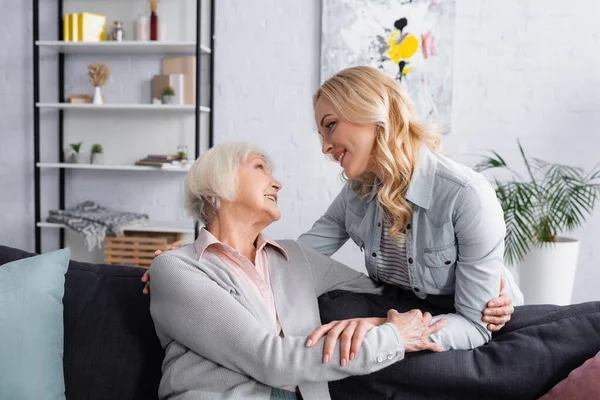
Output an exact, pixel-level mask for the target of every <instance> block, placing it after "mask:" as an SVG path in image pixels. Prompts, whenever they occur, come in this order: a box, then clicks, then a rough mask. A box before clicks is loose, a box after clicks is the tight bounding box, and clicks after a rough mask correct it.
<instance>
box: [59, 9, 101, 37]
mask: <svg viewBox="0 0 600 400" xmlns="http://www.w3.org/2000/svg"><path fill="white" fill-rule="evenodd" d="M63 40H64V41H66V42H70V41H73V42H101V41H104V40H106V16H105V15H103V14H96V13H89V12H82V13H72V14H65V15H64V16H63Z"/></svg>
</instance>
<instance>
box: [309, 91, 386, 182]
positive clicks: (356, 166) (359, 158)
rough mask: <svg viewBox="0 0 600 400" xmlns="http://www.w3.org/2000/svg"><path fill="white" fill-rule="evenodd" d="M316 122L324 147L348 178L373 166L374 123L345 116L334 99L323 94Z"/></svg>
mask: <svg viewBox="0 0 600 400" xmlns="http://www.w3.org/2000/svg"><path fill="white" fill-rule="evenodd" d="M315 122H316V123H317V128H318V130H319V135H320V136H321V140H322V149H321V150H322V151H323V153H324V154H330V155H331V156H332V157H333V158H334V160H335V161H336V162H338V163H340V165H341V167H342V168H343V169H344V172H345V173H346V176H347V177H348V178H356V177H357V176H359V175H361V174H363V173H365V172H367V171H370V170H371V168H372V167H373V165H372V161H371V153H372V151H373V146H374V145H375V126H374V125H358V124H354V123H351V122H349V121H347V120H345V119H342V118H341V117H340V116H339V115H337V114H336V112H335V110H334V109H333V106H332V105H331V103H330V102H329V101H328V100H326V99H324V98H322V97H321V98H319V100H317V103H316V104H315Z"/></svg>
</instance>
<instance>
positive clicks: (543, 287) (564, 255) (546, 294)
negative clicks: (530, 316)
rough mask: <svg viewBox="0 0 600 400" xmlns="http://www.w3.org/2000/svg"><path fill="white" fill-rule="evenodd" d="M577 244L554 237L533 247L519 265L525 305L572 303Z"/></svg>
mask: <svg viewBox="0 0 600 400" xmlns="http://www.w3.org/2000/svg"><path fill="white" fill-rule="evenodd" d="M578 255H579V241H578V240H575V239H569V238H560V237H559V238H557V239H556V242H555V243H548V244H544V245H543V246H541V247H539V246H535V247H533V248H531V249H530V251H529V253H528V254H527V256H526V257H525V259H524V260H523V262H521V263H520V264H519V269H518V270H519V287H520V288H521V291H522V292H523V296H524V297H525V304H558V305H568V304H571V297H572V295H573V283H574V282H575V272H576V270H577V258H578Z"/></svg>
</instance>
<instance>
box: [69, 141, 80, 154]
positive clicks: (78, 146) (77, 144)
mask: <svg viewBox="0 0 600 400" xmlns="http://www.w3.org/2000/svg"><path fill="white" fill-rule="evenodd" d="M82 144H83V142H79V143H71V148H72V149H73V151H74V152H75V153H79V150H81V145H82Z"/></svg>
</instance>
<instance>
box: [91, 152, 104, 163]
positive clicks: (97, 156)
mask: <svg viewBox="0 0 600 400" xmlns="http://www.w3.org/2000/svg"><path fill="white" fill-rule="evenodd" d="M92 164H104V154H103V153H92Z"/></svg>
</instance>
